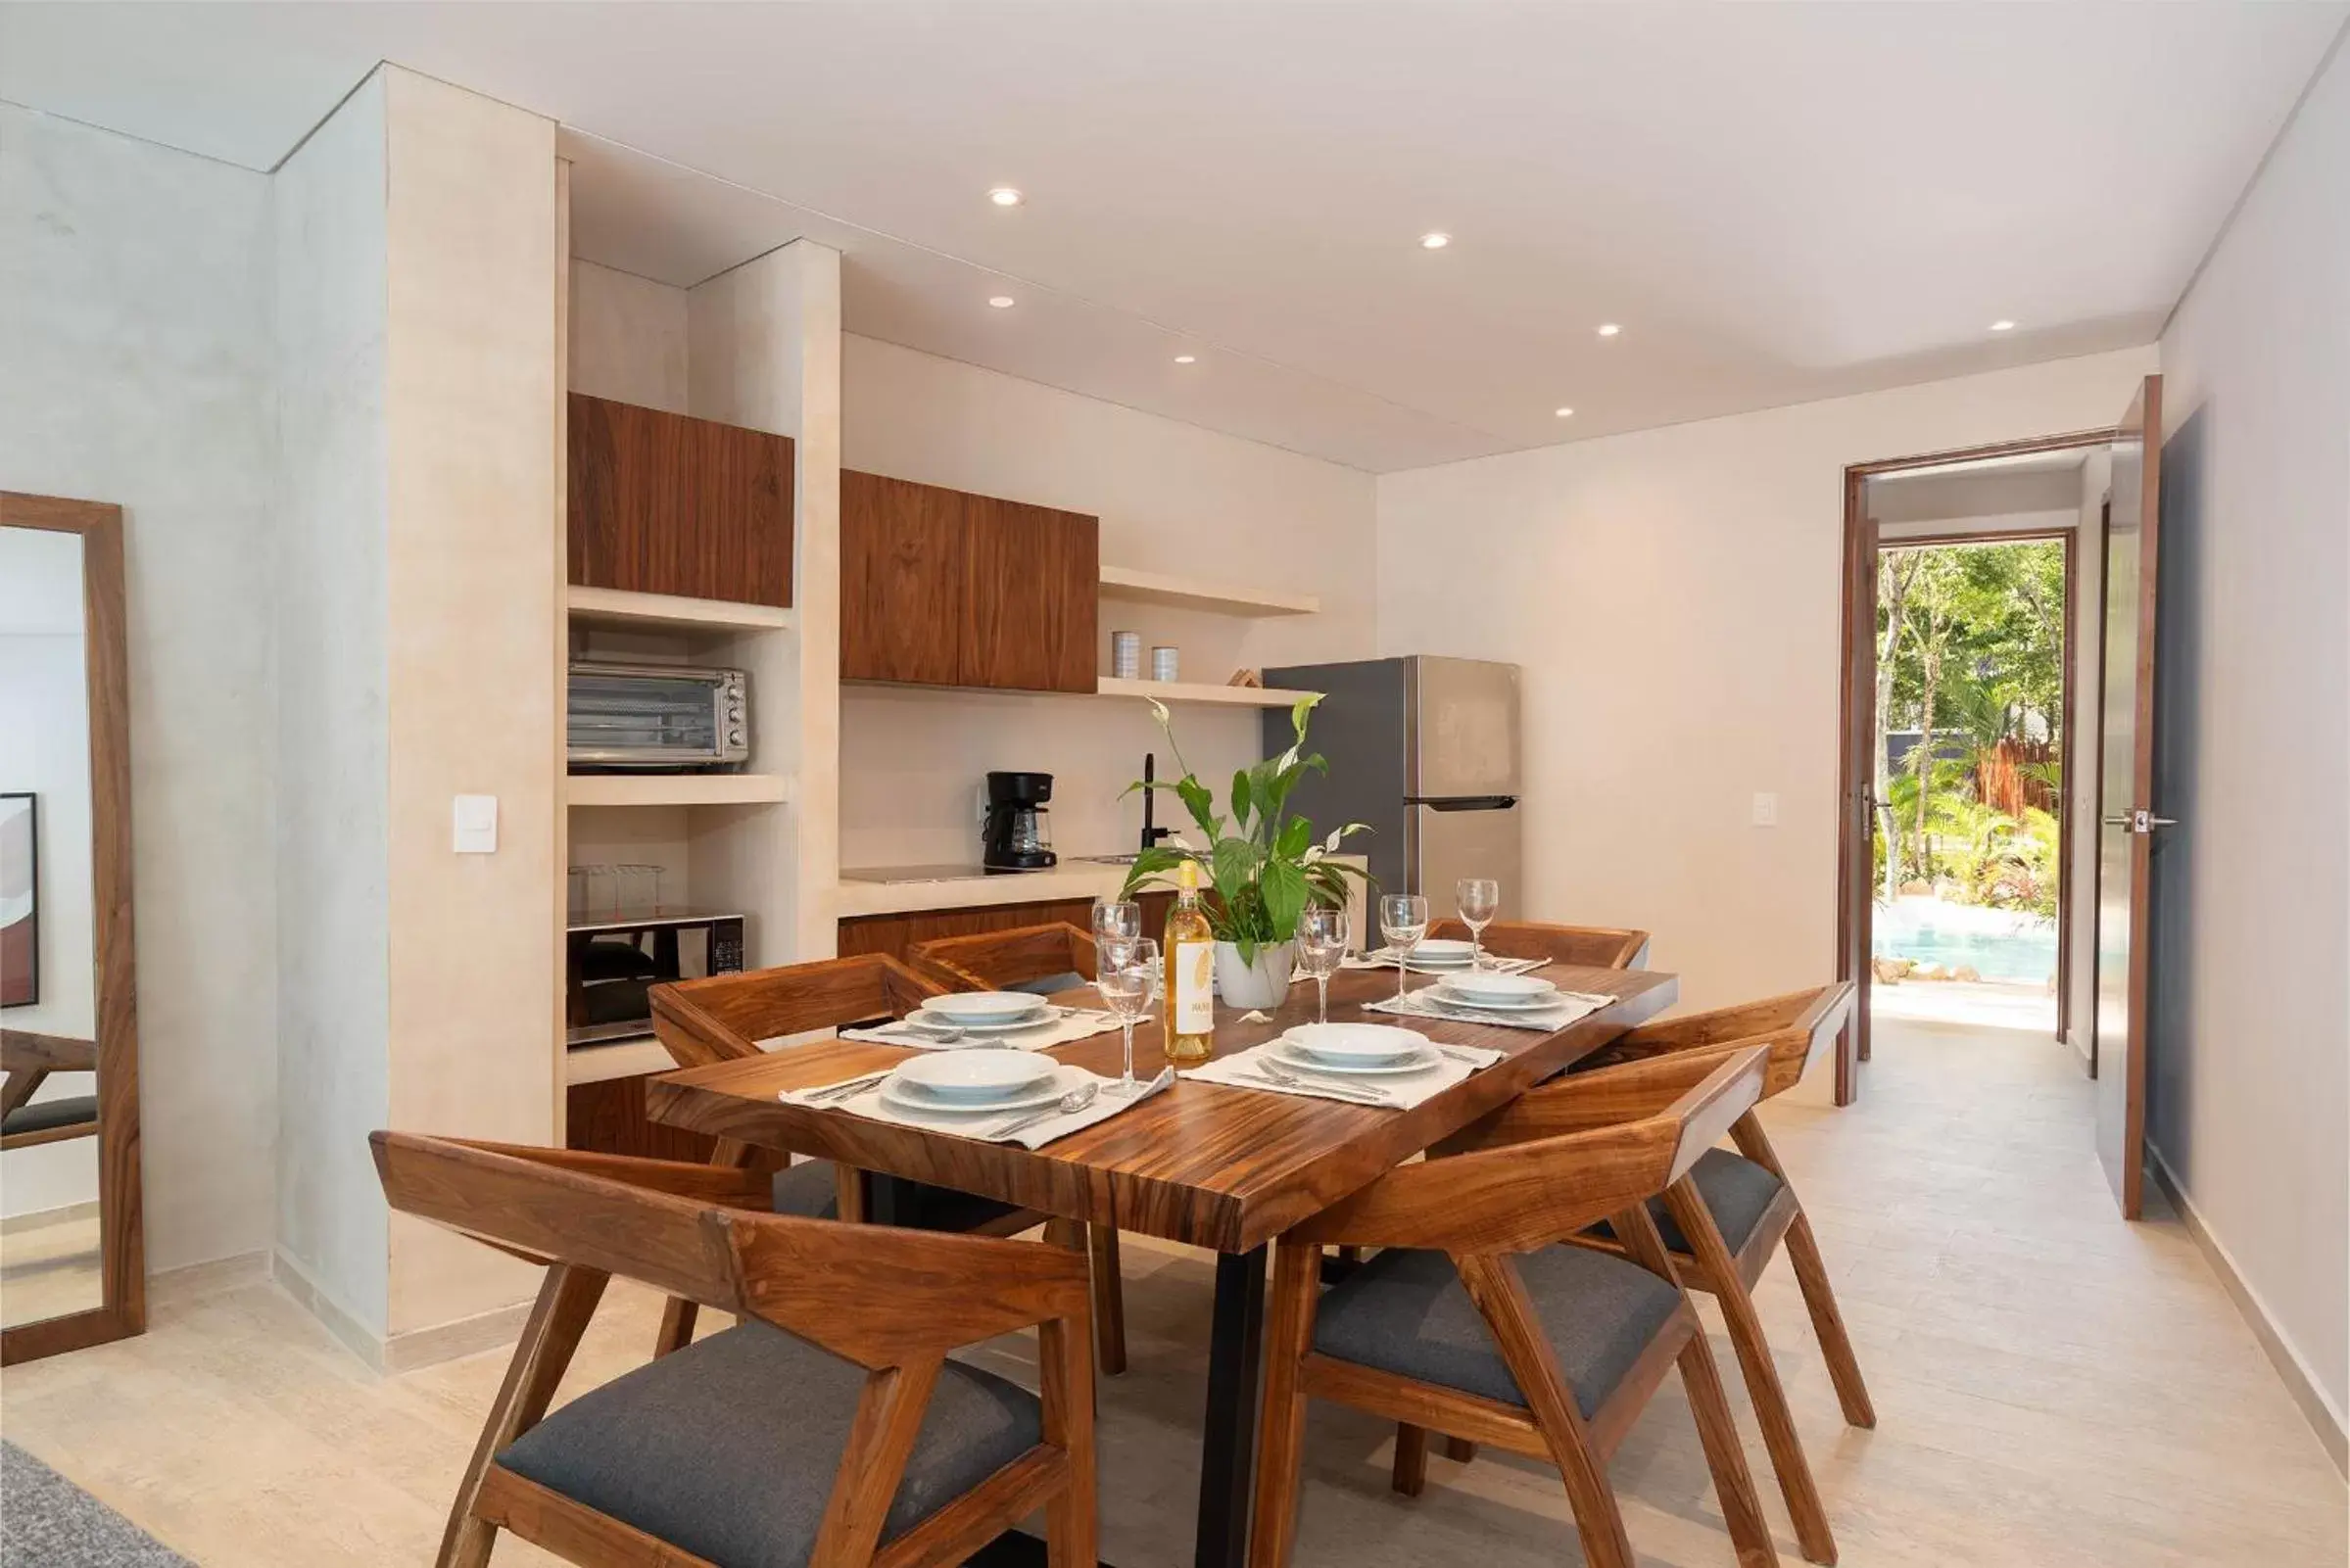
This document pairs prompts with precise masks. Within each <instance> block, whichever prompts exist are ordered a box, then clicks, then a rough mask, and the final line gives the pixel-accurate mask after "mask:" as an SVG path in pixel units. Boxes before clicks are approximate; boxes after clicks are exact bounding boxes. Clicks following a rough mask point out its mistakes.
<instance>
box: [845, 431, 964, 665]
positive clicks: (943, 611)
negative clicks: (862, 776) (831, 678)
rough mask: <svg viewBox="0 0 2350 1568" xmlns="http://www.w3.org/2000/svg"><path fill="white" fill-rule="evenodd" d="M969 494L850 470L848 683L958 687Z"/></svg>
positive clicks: (847, 511)
mask: <svg viewBox="0 0 2350 1568" xmlns="http://www.w3.org/2000/svg"><path fill="white" fill-rule="evenodd" d="M963 499H964V498H963V496H962V495H961V494H960V493H959V492H956V491H952V490H940V489H939V488H938V487H937V486H935V485H917V484H913V483H911V482H910V481H907V480H903V479H884V478H882V477H881V476H880V475H879V474H860V473H858V472H856V471H855V470H853V469H848V468H843V469H841V470H840V678H841V679H842V680H844V681H905V682H910V683H913V684H915V685H919V686H954V685H956V684H957V677H958V676H959V674H960V673H961V666H960V665H959V664H958V663H957V659H956V650H957V648H958V647H959V646H960V645H961V634H962V626H963V619H964V613H965V607H964V597H963V591H964V570H963V555H964V528H963Z"/></svg>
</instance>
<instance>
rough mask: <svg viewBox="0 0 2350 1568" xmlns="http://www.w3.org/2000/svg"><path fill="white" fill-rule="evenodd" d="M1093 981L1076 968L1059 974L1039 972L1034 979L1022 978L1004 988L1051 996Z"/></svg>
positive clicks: (1033, 994)
mask: <svg viewBox="0 0 2350 1568" xmlns="http://www.w3.org/2000/svg"><path fill="white" fill-rule="evenodd" d="M1092 983H1093V982H1092V981H1091V980H1089V979H1087V978H1085V976H1084V975H1082V974H1079V973H1078V972H1077V971H1076V970H1067V971H1064V972H1063V973H1061V974H1039V975H1037V976H1036V977H1035V978H1034V979H1032V980H1021V981H1019V982H1018V983H1016V984H1012V985H1007V986H1005V987H1004V989H1005V990H1007V991H1026V992H1028V993H1029V994H1030V995H1031V996H1050V995H1052V994H1053V993H1054V992H1055V991H1074V990H1076V989H1077V988H1078V987H1079V986H1080V985H1091V984H1092Z"/></svg>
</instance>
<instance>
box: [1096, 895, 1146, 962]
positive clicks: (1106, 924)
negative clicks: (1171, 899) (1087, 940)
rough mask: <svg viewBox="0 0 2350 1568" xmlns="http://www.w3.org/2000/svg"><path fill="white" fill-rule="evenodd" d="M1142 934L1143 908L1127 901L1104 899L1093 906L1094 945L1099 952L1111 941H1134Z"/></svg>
mask: <svg viewBox="0 0 2350 1568" xmlns="http://www.w3.org/2000/svg"><path fill="white" fill-rule="evenodd" d="M1141 934H1142V906H1141V905H1140V904H1136V903H1132V902H1129V901H1127V900H1122V899H1114V898H1104V899H1101V900H1099V901H1097V902H1096V903H1095V904H1094V906H1093V945H1094V947H1095V948H1096V949H1097V950H1098V949H1099V948H1100V947H1101V945H1102V943H1104V942H1109V941H1118V940H1125V941H1128V942H1130V941H1132V940H1134V938H1136V937H1137V936H1140V935H1141Z"/></svg>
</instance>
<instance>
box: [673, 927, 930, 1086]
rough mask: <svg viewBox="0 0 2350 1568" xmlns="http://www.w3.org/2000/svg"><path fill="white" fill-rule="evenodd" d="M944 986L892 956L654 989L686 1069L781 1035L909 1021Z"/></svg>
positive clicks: (743, 1052) (746, 1052) (749, 1051)
mask: <svg viewBox="0 0 2350 1568" xmlns="http://www.w3.org/2000/svg"><path fill="white" fill-rule="evenodd" d="M944 989H945V987H944V986H941V985H938V984H936V983H935V982H933V981H931V980H927V979H924V978H923V977H922V976H921V975H919V974H915V973H914V972H913V971H912V970H911V969H908V968H907V967H906V966H905V965H903V964H901V963H899V962H898V961H897V960H896V959H893V958H891V957H889V956H888V955H887V954H886V953H865V954H860V955H859V956H857V957H855V958H828V959H819V960H817V961H815V962H812V963H807V964H784V965H779V966H777V967H776V968H774V969H763V970H748V971H745V972H743V973H742V974H713V975H710V976H709V977H708V978H706V979H699V980H673V981H671V982H669V983H668V984H665V985H656V986H654V987H653V988H652V992H651V998H652V1032H653V1033H654V1034H655V1035H656V1036H657V1037H658V1038H659V1039H660V1042H661V1044H662V1045H663V1046H665V1047H667V1048H668V1051H669V1055H670V1058H671V1060H673V1061H675V1062H676V1063H677V1065H678V1066H679V1067H682V1068H693V1067H702V1066H706V1065H707V1064H709V1063H712V1062H729V1061H733V1060H735V1059H737V1058H739V1057H746V1056H755V1055H757V1054H758V1051H759V1044H758V1042H759V1041H761V1040H771V1039H774V1038H775V1037H777V1036H778V1035H784V1034H803V1033H806V1032H807V1031H808V1030H811V1029H837V1028H841V1027H843V1026H845V1025H847V1024H851V1023H863V1022H868V1021H871V1020H879V1019H893V1018H903V1017H905V1016H906V1015H907V1014H908V1013H911V1012H912V1011H914V1009H916V1008H918V1007H920V1006H921V1005H922V1004H923V1003H924V1002H926V1001H928V1000H929V999H930V998H932V997H934V996H937V995H939V994H940V993H941V992H943V991H944Z"/></svg>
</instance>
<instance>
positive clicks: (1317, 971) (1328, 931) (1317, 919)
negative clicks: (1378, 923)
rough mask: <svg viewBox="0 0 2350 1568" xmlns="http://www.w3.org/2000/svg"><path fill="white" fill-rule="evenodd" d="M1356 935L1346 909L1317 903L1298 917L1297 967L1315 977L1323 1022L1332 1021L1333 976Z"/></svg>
mask: <svg viewBox="0 0 2350 1568" xmlns="http://www.w3.org/2000/svg"><path fill="white" fill-rule="evenodd" d="M1353 935H1354V929H1353V926H1352V923H1351V922H1349V921H1348V919H1347V914H1346V911H1345V910H1343V909H1330V908H1326V907H1321V906H1316V907H1314V908H1310V909H1308V910H1307V911H1306V912H1305V913H1304V914H1302V915H1300V916H1298V918H1297V966H1298V968H1299V969H1302V970H1304V971H1305V972H1306V973H1307V974H1311V975H1313V976H1314V985H1315V990H1316V992H1317V1002H1316V1006H1315V1016H1316V1019H1317V1021H1318V1022H1322V1023H1327V1022H1330V976H1331V975H1333V974H1337V973H1338V966H1339V964H1340V963H1341V962H1342V961H1343V960H1344V959H1345V958H1346V944H1347V942H1348V940H1349V939H1350V938H1351V937H1352V936H1353Z"/></svg>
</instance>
